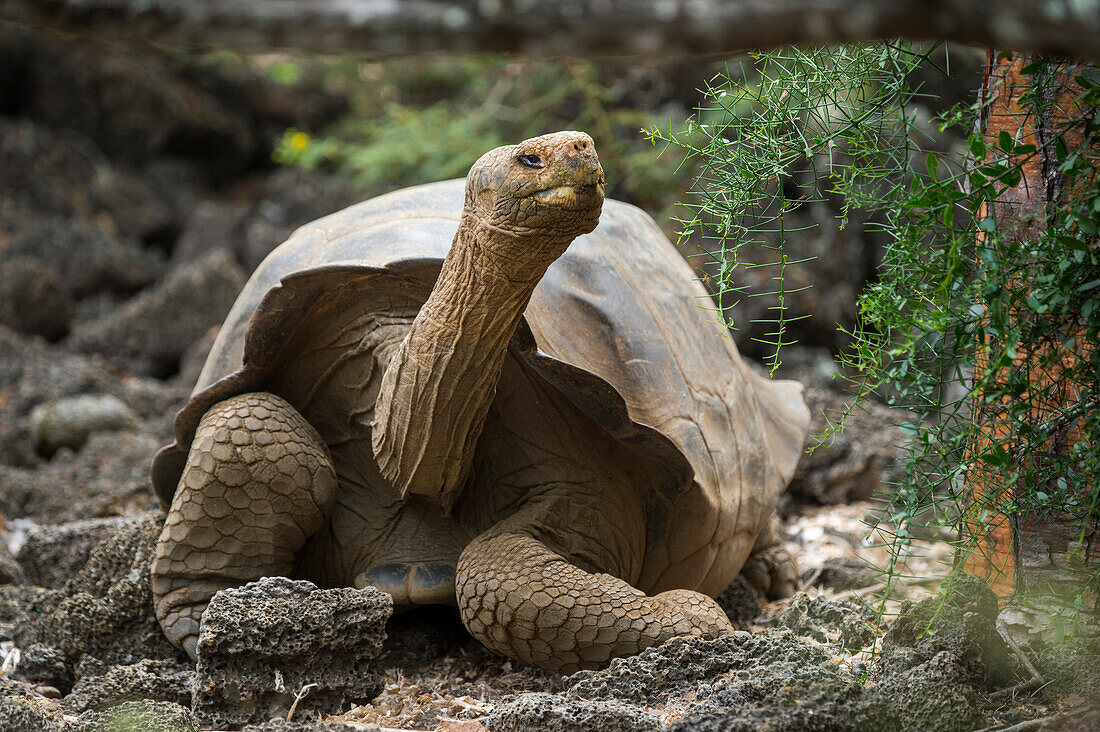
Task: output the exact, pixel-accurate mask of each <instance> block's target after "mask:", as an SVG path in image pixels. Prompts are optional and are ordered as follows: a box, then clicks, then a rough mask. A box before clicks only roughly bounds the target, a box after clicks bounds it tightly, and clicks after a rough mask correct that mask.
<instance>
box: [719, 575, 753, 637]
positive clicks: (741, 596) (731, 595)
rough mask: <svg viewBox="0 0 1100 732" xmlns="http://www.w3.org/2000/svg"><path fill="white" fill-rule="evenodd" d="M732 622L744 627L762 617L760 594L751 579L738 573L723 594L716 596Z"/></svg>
mask: <svg viewBox="0 0 1100 732" xmlns="http://www.w3.org/2000/svg"><path fill="white" fill-rule="evenodd" d="M714 599H715V600H716V601H717V602H718V605H719V606H720V607H721V608H722V610H723V611H724V612H725V613H726V617H727V618H729V619H730V622H731V623H733V624H734V625H735V626H737V627H739V628H743V627H745V626H746V625H748V624H749V623H751V622H752V621H753V620H755V619H756V618H758V617H760V613H761V609H760V595H759V594H757V592H756V589H755V588H753V586H752V585H751V584H749V581H748V580H747V579H745V578H744V577H742V576H741V575H737V576H736V577H734V578H733V582H731V583H730V586H729V587H727V588H726V589H725V590H723V591H722V594H721V595H719V596H718V597H716V598H714Z"/></svg>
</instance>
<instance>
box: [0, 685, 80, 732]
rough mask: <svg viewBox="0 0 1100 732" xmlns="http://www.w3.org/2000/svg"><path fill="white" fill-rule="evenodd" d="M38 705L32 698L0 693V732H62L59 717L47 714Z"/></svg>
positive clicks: (7, 692) (6, 691) (62, 726)
mask: <svg viewBox="0 0 1100 732" xmlns="http://www.w3.org/2000/svg"><path fill="white" fill-rule="evenodd" d="M38 704H39V701H38V700H36V699H35V698H33V697H29V696H26V695H23V694H15V693H12V690H8V689H4V690H3V691H0V732H62V730H63V729H64V723H63V722H62V721H61V719H60V715H50V714H47V713H45V711H44V710H42V709H40V708H38Z"/></svg>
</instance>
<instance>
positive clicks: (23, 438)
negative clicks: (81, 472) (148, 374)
mask: <svg viewBox="0 0 1100 732" xmlns="http://www.w3.org/2000/svg"><path fill="white" fill-rule="evenodd" d="M190 387H191V385H190V384H189V385H187V387H186V388H183V387H181V386H179V385H172V384H165V383H163V382H160V381H157V380H154V379H148V378H141V377H124V376H120V374H119V373H118V371H117V370H115V369H113V368H112V367H111V366H110V365H109V364H108V363H107V362H106V361H104V360H103V359H102V358H101V357H99V356H85V355H81V354H77V353H72V352H70V351H67V350H65V349H63V348H61V347H58V346H52V345H50V344H48V343H46V342H44V341H43V340H41V339H39V338H29V337H26V336H23V335H21V334H19V333H16V332H15V331H13V330H11V329H10V328H7V327H5V326H2V325H0V394H2V395H3V396H2V397H0V465H9V466H13V467H23V468H30V467H36V466H39V465H41V463H42V457H41V456H40V455H39V454H38V453H37V452H36V451H35V450H34V445H33V443H32V440H31V435H30V425H29V417H30V413H31V410H33V409H34V407H36V406H38V405H39V404H43V403H46V402H50V401H53V400H55V399H61V398H65V397H72V396H78V395H81V394H110V395H112V396H115V397H118V398H119V399H120V400H122V401H123V402H124V403H125V404H127V405H128V406H129V407H130V408H131V409H133V410H134V411H135V412H136V413H137V414H138V416H139V417H140V418H141V419H142V420H143V424H142V430H141V431H142V433H144V434H145V435H146V436H147V438H149V439H151V440H153V441H154V442H155V443H159V444H164V442H168V441H171V436H172V431H171V423H172V421H171V415H172V413H173V412H174V411H175V410H176V409H178V408H179V405H180V403H181V402H182V401H184V400H185V399H186V398H187V393H188V392H189V391H190ZM93 440H94V437H93ZM85 449H87V447H85ZM55 461H56V458H55ZM147 467H148V463H146V469H147ZM6 482H7V481H6V480H0V510H2V511H3V512H4V513H5V514H6V515H8V516H23V517H31V516H30V513H29V512H28V511H24V510H22V508H21V507H20V506H18V505H3V503H4V502H3V498H2V494H3V493H4V492H5V483H6ZM51 485H52V483H51V481H48V480H45V476H43V480H41V481H40V488H39V492H41V493H46V492H50V489H49V488H45V489H44V488H42V487H41V486H46V487H48V486H51ZM70 487H71V486H69V485H64V486H55V487H54V488H53V489H52V491H53V492H55V493H58V494H62V495H63V494H64V492H65V491H66V490H68V489H69V488H70ZM77 488H79V486H77ZM91 515H95V514H92V513H88V514H84V515H80V516H73V517H71V518H68V519H67V518H59V517H55V516H50V517H49V522H50V523H53V522H56V521H59V520H60V521H65V520H72V519H75V518H87V517H88V516H91ZM100 515H102V514H100ZM32 518H33V517H32ZM40 523H41V522H40Z"/></svg>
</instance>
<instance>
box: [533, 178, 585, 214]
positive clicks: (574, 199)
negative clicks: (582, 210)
mask: <svg viewBox="0 0 1100 732" xmlns="http://www.w3.org/2000/svg"><path fill="white" fill-rule="evenodd" d="M603 195H604V177H603V176H602V175H601V176H599V178H596V179H594V180H589V181H585V182H583V183H577V184H568V185H563V186H554V187H553V188H543V189H542V190H540V191H535V192H534V193H531V194H529V195H527V196H525V197H526V198H529V199H532V200H535V201H538V202H539V203H545V204H548V205H551V206H564V207H566V208H578V207H579V206H578V204H580V205H583V206H586V207H587V205H588V204H591V203H592V201H593V200H594V199H596V200H602V199H603Z"/></svg>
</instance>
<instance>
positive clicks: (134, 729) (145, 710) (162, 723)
mask: <svg viewBox="0 0 1100 732" xmlns="http://www.w3.org/2000/svg"><path fill="white" fill-rule="evenodd" d="M74 728H75V729H74V730H73V732H76V730H79V732H199V727H198V725H197V724H195V717H194V715H192V714H191V710H189V709H188V708H187V707H184V706H180V705H179V704H173V703H172V702H163V701H131V702H124V703H122V704H119V705H117V706H114V707H111V708H109V709H105V710H103V711H101V712H88V713H86V714H83V715H81V716H80V717H79V723H78V724H77V725H74Z"/></svg>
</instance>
